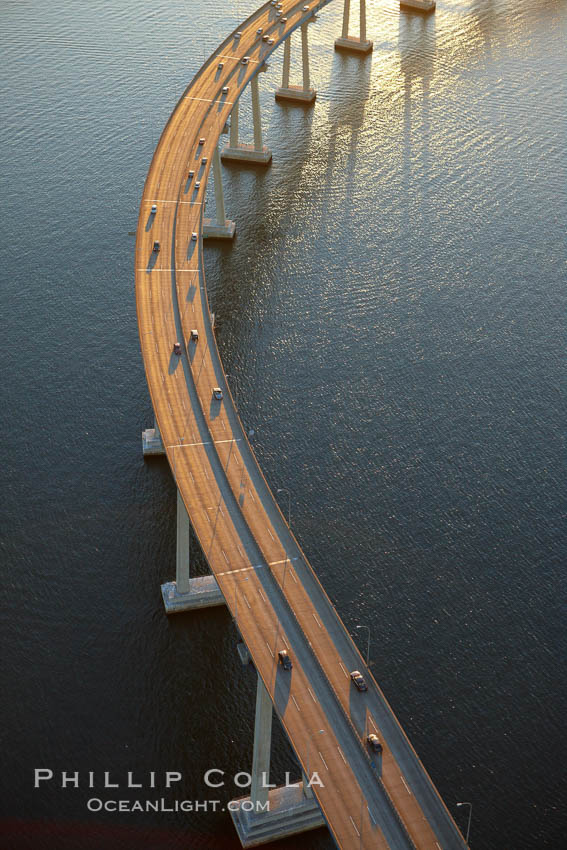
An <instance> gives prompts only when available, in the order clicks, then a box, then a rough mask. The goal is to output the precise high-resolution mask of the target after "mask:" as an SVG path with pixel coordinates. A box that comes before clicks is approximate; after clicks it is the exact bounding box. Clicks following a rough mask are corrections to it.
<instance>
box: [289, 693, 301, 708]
mask: <svg viewBox="0 0 567 850" xmlns="http://www.w3.org/2000/svg"><path fill="white" fill-rule="evenodd" d="M291 698H292V700H293V704H294V705H295V707H296V709H297V710H298V711H301V709H300V707H299V706H298V704H297V700H296V699H295V697H294V695H293V694H292V695H291Z"/></svg>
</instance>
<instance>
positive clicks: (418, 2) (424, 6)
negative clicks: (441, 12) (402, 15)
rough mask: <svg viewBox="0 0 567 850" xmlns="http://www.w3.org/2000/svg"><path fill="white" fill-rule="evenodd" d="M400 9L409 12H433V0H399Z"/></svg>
mask: <svg viewBox="0 0 567 850" xmlns="http://www.w3.org/2000/svg"><path fill="white" fill-rule="evenodd" d="M400 9H407V10H409V11H411V12H426V13H428V12H434V11H435V0H400Z"/></svg>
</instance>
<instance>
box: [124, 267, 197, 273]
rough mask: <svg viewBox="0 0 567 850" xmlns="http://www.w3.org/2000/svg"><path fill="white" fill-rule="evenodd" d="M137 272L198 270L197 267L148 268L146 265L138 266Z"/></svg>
mask: <svg viewBox="0 0 567 850" xmlns="http://www.w3.org/2000/svg"><path fill="white" fill-rule="evenodd" d="M136 271H137V272H148V274H149V273H150V272H198V271H199V269H161V268H159V269H148V268H147V267H146V266H138V267H137V268H136Z"/></svg>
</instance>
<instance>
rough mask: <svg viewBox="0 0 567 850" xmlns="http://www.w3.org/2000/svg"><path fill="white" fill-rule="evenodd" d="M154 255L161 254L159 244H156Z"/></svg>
mask: <svg viewBox="0 0 567 850" xmlns="http://www.w3.org/2000/svg"><path fill="white" fill-rule="evenodd" d="M153 250H154V254H159V242H154V249H153Z"/></svg>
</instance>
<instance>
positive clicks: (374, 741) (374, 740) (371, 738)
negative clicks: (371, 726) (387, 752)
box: [366, 732, 382, 753]
mask: <svg viewBox="0 0 567 850" xmlns="http://www.w3.org/2000/svg"><path fill="white" fill-rule="evenodd" d="M366 743H367V744H368V746H369V747H370V749H371V750H374V752H375V753H381V752H382V744H381V743H380V739H379V738H378V735H375V734H374V733H373V732H371V733H370V735H368V737H367V738H366Z"/></svg>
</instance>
